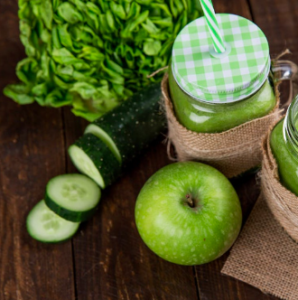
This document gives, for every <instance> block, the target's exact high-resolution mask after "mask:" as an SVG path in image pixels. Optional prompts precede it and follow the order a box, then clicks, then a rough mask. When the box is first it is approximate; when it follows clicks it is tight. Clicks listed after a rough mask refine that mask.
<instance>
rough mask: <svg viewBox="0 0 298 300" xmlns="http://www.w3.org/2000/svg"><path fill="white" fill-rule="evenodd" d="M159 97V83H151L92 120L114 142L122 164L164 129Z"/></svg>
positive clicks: (127, 161)
mask: <svg viewBox="0 0 298 300" xmlns="http://www.w3.org/2000/svg"><path fill="white" fill-rule="evenodd" d="M161 96H162V94H161V86H160V83H156V84H152V85H150V86H149V87H147V88H146V89H144V90H142V91H140V92H138V93H136V94H134V95H133V96H132V97H131V98H130V99H128V100H126V101H125V102H123V103H122V104H121V105H119V106H117V107H116V108H115V109H113V110H112V111H110V112H108V113H106V114H105V115H104V116H103V117H101V118H99V119H97V120H95V121H94V122H93V123H92V124H93V125H95V126H98V127H100V128H101V129H102V130H104V131H105V132H106V133H107V134H108V135H109V136H110V137H111V139H112V140H113V141H114V143H115V144H116V146H117V148H118V150H119V152H120V154H121V158H122V164H123V166H124V167H126V166H127V165H128V164H129V163H130V162H131V161H132V160H133V159H134V158H135V157H137V156H139V155H140V154H141V153H142V152H143V150H144V149H146V148H147V147H148V146H149V145H150V144H151V143H152V142H153V141H154V140H155V139H156V138H157V137H158V136H159V134H160V133H161V132H162V131H163V130H164V129H165V128H166V117H165V114H164V113H163V112H162V111H161V109H160V100H161ZM85 132H88V127H87V128H86V131H85ZM86 134H88V133H86Z"/></svg>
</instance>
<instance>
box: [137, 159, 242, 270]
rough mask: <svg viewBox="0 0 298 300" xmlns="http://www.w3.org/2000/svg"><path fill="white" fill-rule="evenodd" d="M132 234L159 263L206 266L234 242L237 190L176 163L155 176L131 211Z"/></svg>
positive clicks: (206, 171) (199, 168)
mask: <svg viewBox="0 0 298 300" xmlns="http://www.w3.org/2000/svg"><path fill="white" fill-rule="evenodd" d="M135 219H136V225H137V229H138V231H139V233H140V235H141V238H142V239H143V241H144V242H145V244H146V245H147V246H148V247H149V248H150V249H151V250H152V251H153V252H155V253H156V254H157V255H158V256H160V257H161V258H163V259H165V260H167V261H170V262H173V263H176V264H181V265H198V264H204V263H207V262H210V261H212V260H214V259H216V258H218V257H220V256H221V255H222V254H224V253H225V252H226V251H227V250H228V249H229V248H230V247H231V246H232V244H233V243H234V241H235V240H236V238H237V236H238V234H239V231H240V228H241V223H242V212H241V206H240V202H239V199H238V196H237V193H236V191H235V190H234V188H233V186H232V184H231V183H230V182H229V180H228V179H227V178H226V177H225V176H224V175H223V174H222V173H220V172H219V171H218V170H216V169H215V168H213V167H210V166H208V165H205V164H202V163H197V162H180V163H175V164H171V165H168V166H166V167H164V168H162V169H160V170H159V171H158V172H156V173H155V174H154V175H153V176H152V177H151V178H150V179H149V180H148V181H147V182H146V184H145V185H144V187H143V188H142V190H141V192H140V194H139V196H138V199H137V202H136V207H135Z"/></svg>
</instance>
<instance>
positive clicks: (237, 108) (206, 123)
mask: <svg viewBox="0 0 298 300" xmlns="http://www.w3.org/2000/svg"><path fill="white" fill-rule="evenodd" d="M169 87H170V95H171V99H172V101H173V104H174V108H175V113H176V116H177V118H178V120H179V122H180V123H181V124H182V125H184V126H185V127H186V128H187V129H190V130H192V131H195V132H202V133H215V132H222V131H226V130H228V129H231V128H233V127H236V126H238V125H241V124H243V123H245V122H248V121H251V120H253V119H257V118H260V117H263V116H265V115H267V114H269V113H270V112H271V111H272V110H273V108H274V107H275V104H276V97H275V94H274V90H273V87H272V86H271V84H270V82H269V80H266V82H265V83H264V84H263V86H262V87H261V88H260V90H258V91H257V92H256V93H255V94H253V95H252V96H250V97H249V98H246V99H244V100H240V101H237V102H234V103H225V104H211V103H210V104H209V103H206V102H202V101H198V100H196V99H194V98H192V97H190V96H189V95H187V94H186V93H184V92H183V91H182V90H181V89H180V87H179V86H178V84H177V83H176V81H175V79H174V77H173V74H172V72H171V68H169Z"/></svg>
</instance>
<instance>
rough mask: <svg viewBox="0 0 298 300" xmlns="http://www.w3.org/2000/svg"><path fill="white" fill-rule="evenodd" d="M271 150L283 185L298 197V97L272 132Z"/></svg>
mask: <svg viewBox="0 0 298 300" xmlns="http://www.w3.org/2000/svg"><path fill="white" fill-rule="evenodd" d="M270 148H271V150H272V153H273V156H274V158H275V160H276V163H277V165H278V173H279V177H280V182H281V184H282V185H284V186H285V187H286V188H287V189H288V190H290V191H291V192H293V193H294V194H296V195H297V196H298V96H296V98H295V99H294V101H293V102H292V103H291V104H290V106H289V108H288V110H287V113H286V116H285V118H284V119H282V120H281V121H280V122H279V123H277V125H276V126H275V127H274V129H273V130H272V132H271V135H270Z"/></svg>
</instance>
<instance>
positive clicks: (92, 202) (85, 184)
mask: <svg viewBox="0 0 298 300" xmlns="http://www.w3.org/2000/svg"><path fill="white" fill-rule="evenodd" d="M99 200H100V189H99V187H98V186H97V184H96V183H95V182H94V181H93V180H91V179H90V178H88V177H87V176H85V175H81V174H65V175H60V176H56V177H54V178H52V179H51V180H50V181H49V182H48V184H47V187H46V195H45V202H46V204H47V206H48V207H49V208H50V209H51V210H52V211H53V212H54V213H56V214H57V215H59V216H60V217H62V218H64V219H65V220H68V221H72V222H82V221H86V220H87V219H89V218H90V217H91V216H92V215H93V214H94V212H95V210H96V207H97V205H98V203H99Z"/></svg>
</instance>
